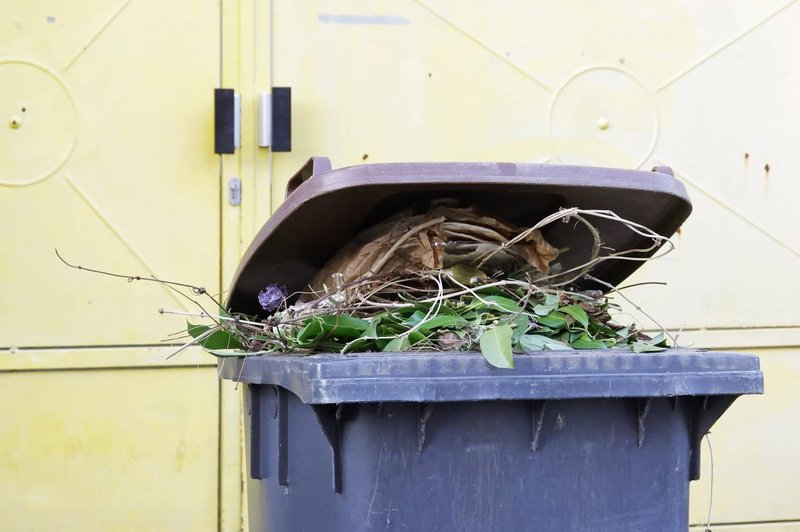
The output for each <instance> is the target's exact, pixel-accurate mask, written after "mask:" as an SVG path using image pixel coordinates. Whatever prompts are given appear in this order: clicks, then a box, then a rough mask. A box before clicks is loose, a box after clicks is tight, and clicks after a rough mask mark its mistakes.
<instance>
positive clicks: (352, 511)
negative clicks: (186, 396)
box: [221, 159, 763, 532]
mask: <svg viewBox="0 0 800 532" xmlns="http://www.w3.org/2000/svg"><path fill="white" fill-rule="evenodd" d="M656 170H657V171H654V172H641V171H630V170H615V169H603V168H586V167H570V166H553V165H535V164H519V165H515V164H503V163H501V164H476V163H465V164H385V165H362V166H356V167H350V168H342V169H338V170H331V169H330V164H329V163H328V162H327V159H312V160H311V161H309V164H307V165H306V166H305V167H304V168H303V169H302V170H301V171H300V172H299V173H298V174H297V175H296V176H295V177H294V178H293V179H292V180H291V181H290V183H289V195H288V197H287V199H286V202H285V203H284V204H283V205H282V206H281V207H280V208H279V209H278V211H277V212H276V213H275V214H274V215H273V217H272V218H271V219H270V220H269V221H268V222H267V224H266V225H265V227H264V228H263V229H262V231H261V232H260V233H259V234H258V236H257V237H256V239H255V241H254V242H253V244H252V245H251V247H250V249H249V250H248V251H247V253H246V255H245V257H244V259H243V261H242V263H241V265H240V267H239V271H238V272H237V274H236V276H235V278H234V282H233V284H232V288H231V293H230V297H229V300H228V304H229V306H230V307H231V308H232V309H233V310H234V311H238V312H244V313H250V314H257V313H258V311H259V310H260V309H259V308H258V306H257V294H258V291H259V290H261V289H263V288H264V287H265V286H267V285H269V284H271V283H276V282H277V283H282V284H284V285H286V286H287V287H288V288H289V291H290V292H291V291H293V290H297V289H301V288H303V286H304V285H305V283H307V282H308V279H309V278H310V277H311V276H312V275H313V274H314V273H315V272H316V271H317V270H318V269H319V268H320V267H321V266H322V265H323V264H324V263H325V262H326V260H327V259H328V258H329V257H330V256H332V255H333V254H334V253H335V252H336V250H337V249H338V248H339V247H341V246H342V245H344V244H345V243H346V242H347V241H348V239H349V238H351V237H352V236H353V235H354V234H355V232H356V231H358V230H359V229H361V228H363V227H365V226H368V225H369V224H373V223H376V222H377V221H379V220H380V219H381V218H382V217H385V216H386V215H388V214H390V213H392V212H395V211H396V210H398V209H400V208H402V207H404V206H406V205H408V204H410V203H413V202H414V201H419V200H423V199H429V198H436V197H442V196H446V197H457V198H459V199H463V200H465V201H468V202H472V203H475V204H479V205H481V206H482V207H484V208H486V209H490V210H494V211H495V212H501V213H502V214H503V215H504V216H505V217H508V218H511V219H514V220H517V221H519V222H520V223H525V222H528V223H531V222H535V221H536V220H538V219H539V218H541V217H542V216H544V215H546V214H549V213H551V212H554V211H555V210H557V209H558V208H559V207H568V206H577V207H581V208H592V209H609V210H612V211H614V212H616V213H617V214H619V215H620V216H623V217H625V218H627V219H629V220H633V221H636V222H638V223H641V224H642V225H645V226H647V227H650V228H651V229H653V230H655V231H657V232H658V233H660V234H664V235H671V234H672V233H673V232H674V231H675V230H676V229H677V228H678V227H679V226H680V224H681V223H682V222H683V221H684V220H685V219H686V217H688V215H689V212H690V211H691V204H690V203H689V200H688V197H687V195H686V191H685V189H684V187H683V186H682V185H681V184H680V183H679V182H678V181H677V180H676V179H675V178H674V177H673V176H672V175H671V172H670V171H669V169H667V168H657V169H656ZM600 229H601V231H602V230H603V229H604V228H602V227H601V228H600ZM605 229H606V231H605V232H604V233H603V235H604V237H605V243H606V245H608V246H610V247H612V248H615V249H632V248H637V249H638V248H642V247H646V246H642V245H641V244H642V242H637V238H638V237H637V236H636V235H632V234H631V233H624V234H623V233H622V232H619V231H615V230H614V227H613V226H609V227H608V228H605ZM575 234H576V233H575V232H574V231H571V229H570V228H569V227H568V226H567V224H557V227H556V226H554V227H553V229H552V231H550V232H549V233H547V234H546V236H547V238H548V239H549V240H551V241H552V242H555V243H556V244H557V245H558V246H559V247H561V246H564V245H566V246H568V247H571V249H580V246H581V242H579V241H576V240H575V239H576V238H577V237H576V236H575ZM575 260H580V258H579V257H578V258H576V259H575ZM638 264H639V263H637V262H628V261H619V262H617V261H608V262H605V263H602V264H601V265H600V266H599V267H598V268H597V269H596V270H594V272H593V275H594V276H595V277H597V278H600V279H603V280H604V281H606V282H608V283H612V284H617V283H619V282H620V281H622V280H623V279H624V278H626V277H627V276H628V275H629V274H630V273H631V272H632V271H633V270H634V269H635V268H636V267H637V266H638ZM221 364H222V367H221V376H222V378H225V379H232V380H237V381H240V382H242V383H245V387H244V394H245V428H246V449H247V471H248V475H249V478H248V479H247V493H248V503H249V511H250V515H249V518H250V527H251V530H263V531H270V532H279V531H280V532H303V531H306V532H317V531H327V532H339V531H341V532H345V531H347V532H354V531H372V530H396V531H400V530H404V531H405V530H407V531H414V532H424V531H442V532H456V531H475V532H490V531H498V532H499V531H502V532H513V531H551V530H552V531H559V532H564V531H595V532H600V531H609V532H611V531H613V532H621V531H637V532H638V531H678V530H681V531H685V530H687V528H688V519H689V517H688V506H689V503H688V494H689V482H690V481H691V480H694V479H697V478H698V477H699V471H700V470H699V461H700V442H701V438H702V437H703V435H704V434H705V433H706V432H707V431H708V430H709V428H710V427H711V426H712V425H713V424H714V423H715V422H716V420H717V419H718V418H719V417H720V416H721V415H722V414H723V413H724V412H725V410H726V409H727V408H728V407H729V406H730V405H731V403H732V402H733V401H734V400H735V399H736V398H737V397H738V396H740V395H743V394H758V393H763V376H762V373H761V371H760V369H759V361H758V358H757V357H755V356H752V355H744V354H736V353H723V352H702V351H696V350H686V349H671V350H667V351H663V352H659V353H642V354H635V353H632V352H629V351H617V350H597V351H595V350H581V351H574V352H570V351H559V352H552V351H545V352H541V353H530V354H522V355H516V356H515V364H516V367H515V368H514V369H512V370H507V369H498V368H494V367H491V366H489V365H488V364H487V363H486V361H485V360H484V358H483V357H482V356H481V355H480V354H479V353H468V352H441V353H362V354H351V355H340V354H317V355H311V356H297V355H292V354H285V355H275V356H256V357H248V358H246V359H226V360H225V361H224V362H221Z"/></svg>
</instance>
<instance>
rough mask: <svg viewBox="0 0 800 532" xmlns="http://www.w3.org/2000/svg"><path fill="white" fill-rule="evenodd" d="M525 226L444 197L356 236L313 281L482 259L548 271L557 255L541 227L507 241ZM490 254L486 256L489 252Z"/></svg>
mask: <svg viewBox="0 0 800 532" xmlns="http://www.w3.org/2000/svg"><path fill="white" fill-rule="evenodd" d="M523 231H525V228H520V227H516V226H514V225H511V224H509V223H506V222H504V221H502V220H500V219H498V218H497V217H495V216H492V215H490V214H488V213H485V212H482V211H481V210H479V209H477V208H475V207H456V206H454V202H452V201H449V200H443V201H442V200H440V201H439V202H436V203H433V204H432V205H431V206H430V208H429V209H428V210H427V211H426V212H425V213H424V214H413V211H412V210H411V209H407V210H404V211H401V212H399V213H397V214H395V215H394V216H392V217H391V218H389V219H387V220H385V221H384V222H382V223H379V224H377V225H374V226H372V227H370V228H368V229H366V230H364V231H362V232H361V233H359V234H358V235H356V237H355V238H353V239H352V240H351V241H350V243H349V244H348V245H346V246H345V247H343V248H342V249H341V250H340V251H339V253H337V254H336V255H334V256H333V257H332V258H331V259H330V260H329V261H328V263H327V264H326V265H325V266H324V267H323V268H322V269H320V270H319V272H317V274H316V275H315V276H314V278H313V279H312V280H311V282H310V283H309V285H310V288H311V289H312V290H314V291H315V292H321V291H324V290H325V285H327V286H330V285H331V282H332V280H331V277H332V276H333V275H334V274H341V279H340V282H341V283H342V284H347V283H350V282H352V281H355V280H357V279H360V278H362V277H366V276H376V275H381V276H388V275H392V274H396V273H399V272H402V271H409V270H410V271H423V270H426V269H434V270H435V269H442V268H450V267H452V266H454V265H457V264H463V265H468V266H477V265H478V264H479V263H481V262H482V261H484V263H483V264H482V265H481V266H482V269H483V270H484V271H487V273H490V272H491V271H499V270H500V269H502V268H503V267H504V266H506V265H509V264H511V265H514V264H516V265H523V266H524V265H527V266H529V267H531V268H533V269H535V270H536V271H538V272H541V273H545V274H546V273H548V271H549V268H550V263H551V262H552V261H553V260H554V259H555V258H556V257H557V256H558V250H556V248H554V247H553V246H551V245H550V244H549V243H547V241H546V240H545V239H544V237H543V236H542V234H541V232H539V231H531V232H530V233H529V234H528V235H527V236H526V237H525V238H524V239H523V240H521V241H520V242H517V243H515V244H513V245H506V243H507V242H508V241H509V240H510V239H512V238H513V237H515V236H517V235H519V234H520V233H522V232H523ZM487 257H489V259H488V260H486V258H487Z"/></svg>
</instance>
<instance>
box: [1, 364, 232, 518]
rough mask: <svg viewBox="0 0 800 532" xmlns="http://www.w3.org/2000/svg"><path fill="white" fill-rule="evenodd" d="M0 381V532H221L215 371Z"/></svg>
mask: <svg viewBox="0 0 800 532" xmlns="http://www.w3.org/2000/svg"><path fill="white" fill-rule="evenodd" d="M0 380H2V386H0V403H2V405H3V412H4V414H3V415H2V416H0V471H2V477H0V478H2V482H0V524H1V525H0V528H2V529H3V530H9V531H10V530H13V531H17V530H19V531H23V530H25V531H28V530H30V531H34V530H87V531H88V530H97V531H107V530H131V531H140V530H164V531H167V530H214V529H216V522H217V429H218V427H217V418H216V416H215V415H209V413H212V412H216V410H217V399H218V398H217V394H216V393H214V390H215V388H216V380H217V374H216V369H215V368H213V367H212V368H197V369H195V368H175V369H146V370H143V369H140V370H125V371H123V370H93V371H69V372H58V371H55V372H49V371H47V372H21V373H0Z"/></svg>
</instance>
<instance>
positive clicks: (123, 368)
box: [0, 363, 217, 375]
mask: <svg viewBox="0 0 800 532" xmlns="http://www.w3.org/2000/svg"><path fill="white" fill-rule="evenodd" d="M216 367H217V366H216V365H215V364H207V363H203V364H186V365H175V364H172V365H169V366H87V367H85V368H81V367H74V368H30V369H0V375H2V374H4V373H61V372H76V371H130V370H158V371H163V370H168V369H173V370H174V369H180V370H187V369H198V368H209V369H212V368H216Z"/></svg>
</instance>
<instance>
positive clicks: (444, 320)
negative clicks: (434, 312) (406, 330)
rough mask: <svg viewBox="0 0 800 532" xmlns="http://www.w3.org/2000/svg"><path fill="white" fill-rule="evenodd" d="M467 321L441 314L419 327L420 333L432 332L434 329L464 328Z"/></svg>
mask: <svg viewBox="0 0 800 532" xmlns="http://www.w3.org/2000/svg"><path fill="white" fill-rule="evenodd" d="M466 325H467V320H465V319H464V318H462V317H461V316H458V315H454V314H443V315H440V316H436V317H434V318H431V319H429V320H428V321H426V322H425V323H423V324H422V325H421V326H420V330H422V331H432V330H434V329H447V328H452V327H465V326H466Z"/></svg>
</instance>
